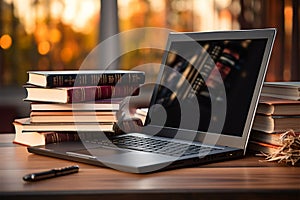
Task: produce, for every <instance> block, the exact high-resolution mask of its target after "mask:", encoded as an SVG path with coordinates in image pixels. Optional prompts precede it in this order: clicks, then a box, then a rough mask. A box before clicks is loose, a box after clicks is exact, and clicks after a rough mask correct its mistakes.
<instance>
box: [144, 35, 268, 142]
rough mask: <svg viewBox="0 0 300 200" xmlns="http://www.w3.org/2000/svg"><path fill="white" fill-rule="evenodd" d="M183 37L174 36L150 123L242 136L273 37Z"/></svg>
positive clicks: (162, 68) (157, 90) (153, 104)
mask: <svg viewBox="0 0 300 200" xmlns="http://www.w3.org/2000/svg"><path fill="white" fill-rule="evenodd" d="M200 35H201V34H200ZM182 37H184V38H185V39H182V40H181V39H179V40H178V39H174V40H173V41H172V38H171V39H170V38H169V42H168V45H167V51H166V52H165V55H164V59H163V65H162V66H161V74H160V77H159V82H158V84H157V86H156V88H155V90H154V94H153V97H152V101H151V107H150V109H149V115H148V117H147V121H146V123H148V124H150V125H152V126H158V127H168V128H174V129H181V130H195V131H197V132H211V133H216V134H223V135H230V136H239V137H241V136H242V134H243V130H244V127H245V124H246V120H247V117H248V114H249V109H250V106H251V101H252V99H253V95H254V91H255V89H256V87H257V81H258V80H257V79H258V77H261V75H259V73H260V71H261V66H262V62H263V58H264V56H265V55H268V54H269V53H265V50H266V46H267V43H268V38H267V37H265V38H264V37H255V38H251V37H250V38H238V39H235V38H234V37H232V38H230V39H220V38H219V39H205V40H202V39H201V37H200V39H199V38H198V39H197V37H196V38H195V37H193V35H192V37H190V36H187V35H185V36H182ZM187 38H188V39H187ZM255 95H258V94H255Z"/></svg>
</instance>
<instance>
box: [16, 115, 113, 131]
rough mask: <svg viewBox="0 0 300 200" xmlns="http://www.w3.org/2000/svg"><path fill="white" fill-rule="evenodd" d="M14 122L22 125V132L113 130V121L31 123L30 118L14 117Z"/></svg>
mask: <svg viewBox="0 0 300 200" xmlns="http://www.w3.org/2000/svg"><path fill="white" fill-rule="evenodd" d="M14 123H18V124H20V125H21V127H22V131H23V132H49V131H60V132H63V131H79V132H80V131H83V132H84V131H95V132H99V131H102V132H113V125H114V123H111V122H109V123H98V122H91V123H90V122H85V123H79V122H78V123H74V122H66V123H31V122H30V118H20V119H15V120H14Z"/></svg>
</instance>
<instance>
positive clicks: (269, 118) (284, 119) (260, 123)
mask: <svg viewBox="0 0 300 200" xmlns="http://www.w3.org/2000/svg"><path fill="white" fill-rule="evenodd" d="M252 129H254V130H257V131H264V132H267V133H272V132H283V131H287V130H290V129H293V130H294V131H296V132H298V131H300V115H289V116H281V115H255V118H254V122H253V126H252Z"/></svg>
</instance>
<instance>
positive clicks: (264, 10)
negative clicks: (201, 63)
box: [0, 0, 300, 133]
mask: <svg viewBox="0 0 300 200" xmlns="http://www.w3.org/2000/svg"><path fill="white" fill-rule="evenodd" d="M299 10H300V6H299V0H276V1H274V0H0V133H1V132H2V133H5V132H6V133H7V132H14V129H13V126H12V121H13V119H14V118H19V117H25V116H28V115H29V113H30V105H29V104H28V103H27V102H24V101H23V98H24V97H25V96H26V94H25V90H24V89H23V88H22V85H24V84H25V83H26V81H27V73H26V72H27V71H28V70H63V69H79V67H80V65H81V63H82V62H83V60H84V58H85V57H86V56H87V55H88V53H89V52H90V51H91V50H92V49H93V48H94V47H95V46H96V45H97V44H99V43H100V42H101V41H103V40H105V39H106V38H108V37H109V36H112V35H114V34H116V33H118V32H123V31H127V30H132V29H135V28H143V27H160V28H167V29H171V30H174V31H211V30H237V29H250V28H268V27H276V28H277V31H278V33H277V38H276V41H275V45H274V49H273V54H272V57H271V61H270V65H269V70H268V72H267V77H266V81H299V80H300V72H299V70H300V66H299V59H298V58H299V57H300V53H299V52H300V50H299V45H300V44H299V43H300V42H299V31H300V28H299V21H300V14H299ZM147 37H150V38H154V39H155V40H161V41H162V42H164V41H166V38H164V37H157V36H156V35H148V36H147ZM129 42H130V41H128V43H129ZM135 42H136V43H137V45H138V44H143V42H144V38H138V39H137V41H135ZM123 45H130V44H123ZM136 49H138V47H137V48H136ZM161 57H162V51H160V50H155V49H154V50H153V49H139V50H135V51H132V52H130V53H127V54H126V55H123V56H122V57H121V58H120V60H119V63H118V68H121V69H131V68H133V67H136V66H138V65H143V64H146V63H155V62H157V63H159V62H160V60H161ZM145 71H146V73H147V74H150V72H151V73H152V74H151V75H150V76H149V77H150V78H151V77H155V75H156V74H157V72H158V67H154V68H153V69H149V67H147V68H145Z"/></svg>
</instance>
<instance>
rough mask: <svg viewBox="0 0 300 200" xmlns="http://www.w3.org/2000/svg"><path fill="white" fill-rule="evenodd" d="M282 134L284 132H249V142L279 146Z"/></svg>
mask: <svg viewBox="0 0 300 200" xmlns="http://www.w3.org/2000/svg"><path fill="white" fill-rule="evenodd" d="M284 133H286V132H272V133H266V132H262V131H255V130H251V133H250V140H252V141H258V142H263V143H268V144H272V145H277V146H281V145H282V136H283V134H284ZM295 134H296V135H299V134H300V133H295Z"/></svg>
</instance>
